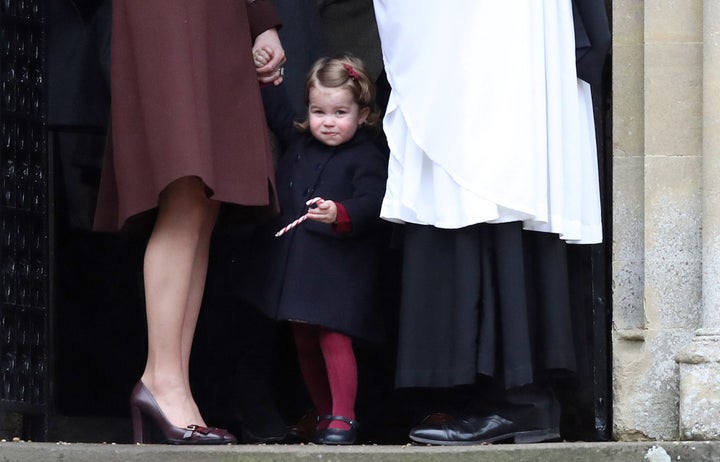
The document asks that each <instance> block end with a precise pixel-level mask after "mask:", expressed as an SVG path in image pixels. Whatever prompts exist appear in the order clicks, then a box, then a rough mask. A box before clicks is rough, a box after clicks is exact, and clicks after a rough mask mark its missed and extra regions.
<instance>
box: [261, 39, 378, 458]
mask: <svg viewBox="0 0 720 462" xmlns="http://www.w3.org/2000/svg"><path fill="white" fill-rule="evenodd" d="M269 59H270V53H268V51H267V50H265V51H264V52H261V53H256V55H255V61H256V64H257V65H262V64H264V63H265V62H267V60H269ZM263 99H264V103H265V108H266V112H267V117H268V123H269V124H270V128H271V129H272V131H273V132H274V133H275V134H276V135H277V137H278V139H279V142H280V144H281V148H282V152H283V154H282V156H281V157H280V159H279V161H278V166H277V172H276V179H277V181H276V183H277V191H278V196H279V202H280V207H281V214H280V216H279V217H278V218H277V219H276V220H275V222H274V223H273V227H272V228H271V229H269V230H267V231H268V233H267V240H268V241H271V242H270V245H269V248H268V252H269V254H270V257H269V258H268V254H267V253H265V254H264V256H265V257H266V258H267V259H268V260H269V261H270V263H269V264H270V268H269V271H267V272H266V273H264V274H263V277H264V281H263V285H264V286H265V288H266V290H265V291H264V293H265V295H266V297H265V300H264V302H263V304H262V305H263V306H262V308H263V310H264V311H265V312H266V313H267V314H269V315H270V316H272V317H274V318H275V319H278V320H289V321H291V323H292V332H293V335H294V338H295V343H296V346H297V351H298V357H299V364H300V369H301V371H302V375H303V378H304V380H305V384H306V386H307V389H308V392H309V394H310V397H311V399H312V401H313V404H314V405H315V408H316V410H317V413H318V415H319V417H318V422H317V426H316V429H315V434H314V437H313V441H314V442H315V443H319V444H353V443H354V442H355V440H356V436H357V422H356V420H355V396H356V393H357V366H356V362H355V355H354V353H353V346H352V339H351V337H359V338H373V337H376V336H377V334H378V328H377V326H376V321H377V319H378V317H377V316H373V313H372V308H373V306H374V299H373V297H374V292H375V290H374V289H375V282H376V271H375V267H376V262H377V255H376V254H377V236H376V233H375V231H376V230H377V227H378V225H379V224H380V219H379V212H380V205H381V202H382V198H383V195H384V192H385V181H386V178H387V158H386V156H385V155H384V154H383V153H382V152H381V151H380V150H379V149H378V148H377V147H376V146H375V144H374V142H373V140H374V137H373V133H372V132H371V130H369V129H368V128H366V127H368V126H371V125H373V124H376V123H377V122H378V116H377V114H376V113H375V111H374V87H373V85H372V82H371V81H370V79H369V78H368V76H367V74H366V72H365V70H364V69H363V65H362V62H361V61H360V60H358V59H357V58H354V57H351V56H339V57H334V58H323V59H320V60H319V61H317V62H316V63H315V64H314V66H313V67H312V69H311V71H310V73H309V74H308V78H307V85H306V91H305V100H306V104H307V118H306V119H305V120H304V121H303V122H302V123H294V122H293V121H294V114H293V113H292V109H290V104H289V103H288V100H287V97H286V94H285V90H284V88H283V86H282V85H281V86H278V87H275V86H268V87H265V88H264V89H263ZM304 215H306V220H305V221H303V222H302V223H300V224H298V225H297V226H295V227H292V228H291V229H287V231H286V232H284V233H277V234H279V236H277V237H276V231H278V230H281V229H284V228H283V227H284V225H286V224H288V223H291V222H292V221H293V220H295V219H296V218H298V217H301V216H304Z"/></svg>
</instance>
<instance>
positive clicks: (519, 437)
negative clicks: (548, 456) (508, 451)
mask: <svg viewBox="0 0 720 462" xmlns="http://www.w3.org/2000/svg"><path fill="white" fill-rule="evenodd" d="M544 441H560V432H559V431H558V430H557V429H554V428H552V429H551V428H545V429H542V430H531V431H526V432H518V433H516V434H515V436H514V442H515V443H517V444H529V443H542V442H544Z"/></svg>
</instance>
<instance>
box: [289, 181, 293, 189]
mask: <svg viewBox="0 0 720 462" xmlns="http://www.w3.org/2000/svg"><path fill="white" fill-rule="evenodd" d="M288 186H290V189H292V187H293V182H292V181H291V182H290V184H289V185H288Z"/></svg>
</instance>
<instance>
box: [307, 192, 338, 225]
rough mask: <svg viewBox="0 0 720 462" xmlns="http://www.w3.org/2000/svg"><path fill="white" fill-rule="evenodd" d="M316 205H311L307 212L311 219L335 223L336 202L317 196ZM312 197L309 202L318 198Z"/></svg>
mask: <svg viewBox="0 0 720 462" xmlns="http://www.w3.org/2000/svg"><path fill="white" fill-rule="evenodd" d="M316 199H317V202H315V203H314V205H315V207H310V209H309V210H308V212H307V215H308V218H309V219H310V220H315V221H319V222H320V223H327V224H333V223H335V220H337V205H335V202H333V201H328V200H323V199H320V198H316ZM316 199H311V200H310V201H308V202H311V203H312V201H314V200H316Z"/></svg>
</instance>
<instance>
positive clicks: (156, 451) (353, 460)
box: [0, 441, 720, 462]
mask: <svg viewBox="0 0 720 462" xmlns="http://www.w3.org/2000/svg"><path fill="white" fill-rule="evenodd" d="M0 460H2V461H3V462H38V461H42V462H100V461H102V462H144V461H148V462H185V461H188V462H190V461H192V462H282V461H288V460H301V461H306V462H314V461H316V462H420V461H433V462H436V461H438V462H445V461H446V462H465V461H467V462H470V461H473V462H482V461H492V462H571V461H572V462H608V461H612V462H616V461H617V462H675V461H686V462H706V461H707V462H710V461H713V462H714V461H718V460H720V442H715V441H712V442H710V441H678V442H650V441H648V442H634V443H620V442H606V443H582V442H573V443H542V444H527V445H510V444H507V445H481V446H453V447H437V446H433V447H430V446H416V445H406V446H363V445H358V446H349V447H331V446H316V445H236V446H220V447H217V446H205V447H200V446H193V447H188V446H164V445H133V444H87V443H64V442H58V443H33V442H2V443H0Z"/></svg>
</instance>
